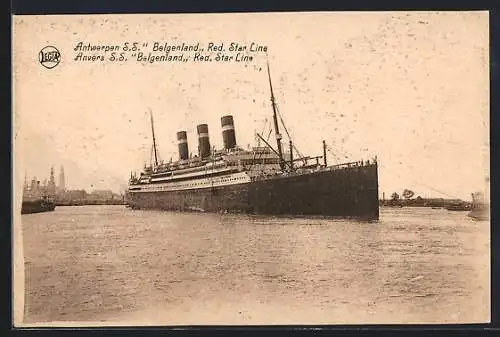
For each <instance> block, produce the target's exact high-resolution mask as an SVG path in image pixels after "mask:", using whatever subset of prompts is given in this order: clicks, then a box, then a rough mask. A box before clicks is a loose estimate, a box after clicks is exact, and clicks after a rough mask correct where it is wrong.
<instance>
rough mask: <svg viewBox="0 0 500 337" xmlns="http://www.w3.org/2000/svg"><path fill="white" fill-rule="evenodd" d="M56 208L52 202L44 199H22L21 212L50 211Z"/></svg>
mask: <svg viewBox="0 0 500 337" xmlns="http://www.w3.org/2000/svg"><path fill="white" fill-rule="evenodd" d="M55 208H56V205H55V204H54V203H53V202H50V201H45V200H33V201H23V203H22V205H21V214H31V213H42V212H52V211H53V210H54V209H55Z"/></svg>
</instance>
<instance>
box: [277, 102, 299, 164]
mask: <svg viewBox="0 0 500 337" xmlns="http://www.w3.org/2000/svg"><path fill="white" fill-rule="evenodd" d="M276 111H278V116H279V117H280V121H281V124H282V125H283V128H284V129H285V132H286V135H287V136H288V139H289V140H291V141H292V147H293V149H294V150H295V152H297V154H298V155H299V157H300V158H301V159H304V156H303V155H302V153H300V151H299V149H298V148H297V147H296V146H295V142H294V141H293V139H292V136H291V135H290V133H289V132H288V129H287V128H286V125H285V121H284V120H283V117H282V115H281V112H280V110H279V107H278V105H276Z"/></svg>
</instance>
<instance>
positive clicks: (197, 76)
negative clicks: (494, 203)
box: [13, 12, 489, 200]
mask: <svg viewBox="0 0 500 337" xmlns="http://www.w3.org/2000/svg"><path fill="white" fill-rule="evenodd" d="M13 22H14V24H13V27H14V28H13V31H14V32H13V62H14V63H13V83H14V85H13V88H14V91H13V95H14V97H13V102H14V107H13V116H14V118H13V123H14V125H13V127H14V130H15V133H14V139H13V141H14V153H15V156H16V158H15V166H14V174H15V181H16V184H17V185H18V186H20V184H22V181H23V179H24V175H25V174H27V175H28V176H29V177H31V176H37V177H38V178H39V179H40V180H43V179H44V178H46V177H48V175H49V171H50V167H51V166H54V168H55V171H56V173H57V172H58V171H59V168H60V166H61V165H63V166H64V169H65V174H66V184H67V187H68V188H84V189H87V190H92V189H112V190H114V191H115V192H121V191H123V190H124V189H125V188H126V184H127V179H128V177H129V176H130V172H131V171H139V170H140V169H141V167H142V166H143V165H144V162H145V161H147V160H149V158H150V149H151V142H152V140H151V127H150V124H149V115H148V111H150V110H151V111H152V112H153V115H154V119H155V131H156V138H157V142H158V148H159V153H160V157H161V159H164V160H169V159H170V157H172V158H173V159H174V160H175V159H177V156H178V154H177V145H176V138H175V137H176V135H175V134H176V132H177V131H179V130H186V131H187V132H188V143H189V146H190V151H191V152H193V153H194V152H195V151H196V146H197V138H196V137H197V136H196V125H197V124H200V123H207V124H208V126H209V134H210V140H211V143H212V145H215V146H216V147H217V148H221V147H222V136H221V126H220V117H221V116H223V115H226V114H231V115H233V116H234V120H235V127H236V138H237V142H238V144H239V145H240V146H242V147H247V145H248V144H251V145H255V137H254V133H255V131H258V132H261V131H262V130H264V129H266V127H265V126H266V125H267V126H268V125H269V124H266V122H265V121H266V118H267V119H268V122H269V121H270V120H271V118H272V108H271V104H270V93H269V85H268V79H267V72H266V69H265V66H266V60H268V61H269V64H270V67H271V76H272V79H273V87H274V93H275V97H276V101H277V104H278V107H279V111H280V113H281V114H282V116H283V119H284V121H285V123H286V126H287V129H288V131H290V133H291V135H292V139H293V141H294V144H295V145H296V146H297V148H298V149H299V150H300V152H301V153H302V154H308V155H321V154H322V144H321V141H322V140H323V139H324V140H325V141H326V143H327V146H328V147H329V149H330V151H329V152H328V161H329V162H330V163H340V162H344V161H356V160H360V159H369V158H373V157H374V156H377V159H378V163H379V192H380V196H382V193H385V195H386V197H389V195H390V194H391V193H392V192H394V191H396V192H399V193H401V191H402V190H403V189H405V188H409V189H411V190H413V191H414V192H415V195H416V196H417V195H420V196H423V197H453V198H455V197H456V198H462V199H464V200H465V199H467V200H469V199H470V194H471V193H472V192H475V191H478V190H482V191H484V189H485V184H486V181H487V178H488V176H489V58H488V57H489V56H488V55H489V35H488V13H487V12H441V13H440V12H408V13H405V12H373V13H370V12H349V13H342V12H332V13H326V12H317V13H251V14H203V15H200V14H182V15H173V14H169V15H81V16H78V15H71V16H43V17H42V16H15V17H14V20H13ZM125 41H138V42H141V43H142V42H148V43H149V44H151V43H153V42H154V41H162V42H169V43H182V42H185V43H196V42H199V43H200V45H201V46H206V45H207V44H208V42H211V41H212V42H215V43H225V44H226V45H227V44H229V43H231V42H237V43H240V44H248V45H249V44H250V43H252V42H255V43H257V44H259V45H265V46H267V48H268V50H267V54H266V53H260V54H256V56H255V59H254V61H253V62H251V63H203V62H200V63H194V62H188V63H182V64H179V63H175V64H172V63H155V64H141V63H137V62H132V61H129V62H123V63H120V62H117V63H114V64H113V63H109V62H102V63H101V62H76V61H74V60H73V57H74V55H75V52H74V50H73V49H74V48H75V46H76V44H77V43H78V42H83V43H84V44H87V43H91V44H110V45H114V44H123V42H125ZM46 45H53V46H56V47H57V49H58V50H59V51H60V52H61V55H62V61H61V63H60V64H59V65H58V66H57V67H55V68H53V69H50V70H49V69H45V68H44V67H42V66H41V65H40V63H39V62H38V53H39V51H40V50H41V49H42V48H43V47H45V46H46Z"/></svg>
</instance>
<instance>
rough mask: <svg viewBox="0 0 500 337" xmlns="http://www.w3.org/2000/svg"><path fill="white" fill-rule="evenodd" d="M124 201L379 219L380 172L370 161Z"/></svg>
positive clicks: (145, 206)
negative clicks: (355, 165) (301, 173)
mask: <svg viewBox="0 0 500 337" xmlns="http://www.w3.org/2000/svg"><path fill="white" fill-rule="evenodd" d="M127 203H128V205H129V206H130V207H131V208H136V209H158V210H180V211H188V210H195V211H196V210H197V211H205V212H241V213H253V214H269V215H323V216H333V217H344V218H345V217H353V218H362V219H367V220H378V218H379V205H378V172H377V165H376V164H372V165H366V166H360V167H349V168H342V169H337V170H327V171H319V172H315V173H309V174H304V175H297V176H287V177H279V178H273V179H267V180H262V181H254V182H251V183H246V184H239V185H231V186H223V187H216V188H204V189H194V190H188V191H163V192H141V193H129V194H128V195H127Z"/></svg>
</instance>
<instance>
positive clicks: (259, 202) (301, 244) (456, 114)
mask: <svg viewBox="0 0 500 337" xmlns="http://www.w3.org/2000/svg"><path fill="white" fill-rule="evenodd" d="M12 27H13V32H12V39H13V43H12V46H13V47H12V50H13V55H12V60H13V65H12V70H13V72H12V83H13V98H12V101H13V111H12V116H13V118H12V120H13V126H12V127H13V131H14V132H13V140H12V141H13V154H14V164H13V172H12V174H13V182H14V183H13V186H14V188H13V202H14V204H13V207H12V218H13V224H12V226H13V227H12V229H13V230H12V233H13V238H12V242H13V259H14V260H13V285H14V287H13V290H12V291H13V301H12V303H13V318H14V325H15V326H16V327H47V326H48V327H51V326H53V327H59V326H64V327H77V326H93V327H99V326H150V325H155V326H181V325H183V326H186V325H303V324H307V325H325V324H332V325H339V324H445V323H488V322H490V312H491V303H490V295H491V289H490V288H491V282H490V271H491V266H490V248H491V247H490V189H489V185H490V180H489V179H490V178H489V177H490V172H489V165H490V145H489V136H490V135H489V113H490V107H489V97H490V93H489V13H488V12H486V11H455V12H430V11H429V12H399V11H398V12H294V13H218V14H127V15H123V14H122V15H109V14H106V15H104V14H102V15H14V16H13V17H12Z"/></svg>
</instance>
